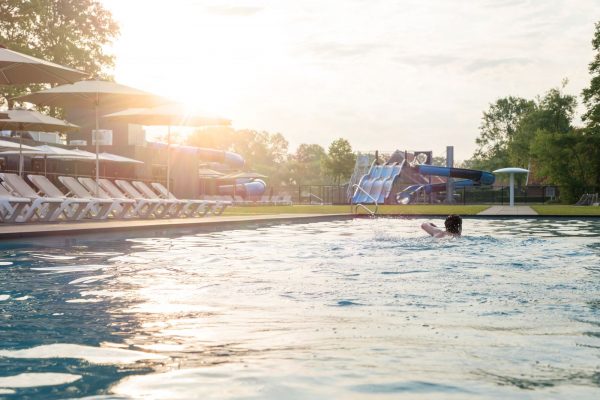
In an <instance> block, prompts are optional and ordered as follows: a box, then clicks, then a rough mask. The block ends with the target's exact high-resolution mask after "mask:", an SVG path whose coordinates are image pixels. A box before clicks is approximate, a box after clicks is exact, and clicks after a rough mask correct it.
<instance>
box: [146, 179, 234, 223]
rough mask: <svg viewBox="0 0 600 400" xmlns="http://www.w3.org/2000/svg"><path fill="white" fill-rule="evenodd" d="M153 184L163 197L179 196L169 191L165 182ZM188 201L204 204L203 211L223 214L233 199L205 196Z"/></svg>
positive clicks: (172, 197)
mask: <svg viewBox="0 0 600 400" xmlns="http://www.w3.org/2000/svg"><path fill="white" fill-rule="evenodd" d="M151 185H152V187H153V188H154V190H156V191H157V192H158V193H159V195H160V197H161V198H164V199H177V197H175V195H174V194H173V193H171V192H169V191H168V190H167V188H166V187H164V185H163V184H161V183H158V182H152V183H151ZM186 201H189V202H192V203H196V204H200V205H204V208H202V209H201V210H202V211H201V212H203V213H204V214H206V213H207V212H208V211H211V212H212V213H213V214H214V215H221V214H222V213H223V211H225V209H226V208H227V206H230V205H231V201H223V200H213V199H209V198H205V199H202V200H193V199H189V200H186ZM199 210H200V208H199ZM204 214H203V215H204Z"/></svg>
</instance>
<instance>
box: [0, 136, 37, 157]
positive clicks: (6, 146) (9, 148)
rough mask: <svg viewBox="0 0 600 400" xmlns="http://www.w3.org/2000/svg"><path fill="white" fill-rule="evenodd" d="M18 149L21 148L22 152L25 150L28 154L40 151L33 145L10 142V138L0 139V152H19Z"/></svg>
mask: <svg viewBox="0 0 600 400" xmlns="http://www.w3.org/2000/svg"><path fill="white" fill-rule="evenodd" d="M19 150H21V151H22V152H24V153H25V152H27V153H28V154H31V153H40V150H38V149H36V148H35V147H32V146H27V145H24V144H20V143H15V142H11V141H10V140H2V139H0V153H1V154H19Z"/></svg>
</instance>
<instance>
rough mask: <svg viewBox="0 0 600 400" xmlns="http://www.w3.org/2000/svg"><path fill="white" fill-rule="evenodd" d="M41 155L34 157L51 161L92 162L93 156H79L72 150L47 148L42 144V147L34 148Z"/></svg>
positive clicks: (47, 146)
mask: <svg viewBox="0 0 600 400" xmlns="http://www.w3.org/2000/svg"><path fill="white" fill-rule="evenodd" d="M36 148H37V149H39V150H40V151H41V152H42V153H43V154H42V155H39V156H36V157H46V158H53V159H62V160H82V159H88V160H89V159H91V160H94V157H95V156H94V154H92V153H90V154H91V156H88V155H83V154H79V153H77V152H75V151H73V150H69V149H63V148H62V147H56V146H49V145H47V144H44V145H42V146H36Z"/></svg>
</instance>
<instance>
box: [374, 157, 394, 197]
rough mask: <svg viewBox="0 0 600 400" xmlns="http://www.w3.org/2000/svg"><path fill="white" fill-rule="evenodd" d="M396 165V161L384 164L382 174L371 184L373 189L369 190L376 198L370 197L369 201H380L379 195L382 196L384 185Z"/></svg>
mask: <svg viewBox="0 0 600 400" xmlns="http://www.w3.org/2000/svg"><path fill="white" fill-rule="evenodd" d="M395 166H396V164H395V163H394V164H390V165H384V166H383V171H382V173H381V176H380V177H379V178H378V179H376V180H375V181H374V182H373V185H372V186H371V191H370V192H369V193H370V194H371V197H372V198H373V199H375V200H373V199H371V198H368V200H369V201H368V202H369V203H374V202H375V201H377V202H378V203H379V196H381V192H382V191H383V185H384V183H385V182H386V181H387V180H388V179H390V178H391V176H392V174H393V172H394V167H395Z"/></svg>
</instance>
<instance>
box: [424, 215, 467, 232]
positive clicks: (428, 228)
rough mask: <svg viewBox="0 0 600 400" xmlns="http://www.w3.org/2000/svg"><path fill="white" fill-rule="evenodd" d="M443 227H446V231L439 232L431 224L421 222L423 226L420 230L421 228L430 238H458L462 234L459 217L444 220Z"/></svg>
mask: <svg viewBox="0 0 600 400" xmlns="http://www.w3.org/2000/svg"><path fill="white" fill-rule="evenodd" d="M444 225H445V227H446V230H441V229H440V228H438V227H437V226H435V224H433V223H431V222H423V224H421V228H423V230H424V231H425V232H427V233H429V234H430V235H431V236H433V237H436V238H441V237H446V236H450V237H460V235H461V233H462V218H461V217H460V216H459V215H456V214H452V215H449V216H448V218H446V221H444Z"/></svg>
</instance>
